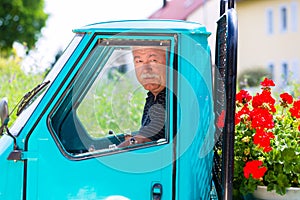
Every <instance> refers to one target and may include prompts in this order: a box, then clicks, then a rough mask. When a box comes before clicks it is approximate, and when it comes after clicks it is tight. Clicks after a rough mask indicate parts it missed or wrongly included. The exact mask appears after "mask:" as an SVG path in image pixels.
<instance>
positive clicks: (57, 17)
mask: <svg viewBox="0 0 300 200" xmlns="http://www.w3.org/2000/svg"><path fill="white" fill-rule="evenodd" d="M162 3H163V0H85V1H83V0H45V12H46V13H48V14H49V15H50V16H49V18H48V20H47V22H46V27H45V28H43V29H42V35H43V36H42V38H40V39H39V40H38V42H37V43H36V47H37V51H36V52H34V53H31V54H30V55H29V56H27V58H26V59H25V62H24V65H25V68H36V67H38V68H41V69H45V68H47V67H48V66H49V64H50V63H52V62H53V61H54V56H55V55H56V53H57V52H58V51H59V50H64V49H65V48H66V46H67V45H68V44H69V42H70V41H71V39H72V38H73V36H74V33H73V32H72V30H73V29H75V28H79V27H82V26H84V25H87V24H92V23H97V22H103V21H111V20H127V19H147V17H148V16H149V15H151V14H152V13H153V12H155V11H156V10H158V9H159V8H160V7H161V6H162Z"/></svg>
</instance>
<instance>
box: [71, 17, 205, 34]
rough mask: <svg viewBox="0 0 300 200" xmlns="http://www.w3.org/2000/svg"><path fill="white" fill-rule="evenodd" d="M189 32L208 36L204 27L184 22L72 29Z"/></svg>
mask: <svg viewBox="0 0 300 200" xmlns="http://www.w3.org/2000/svg"><path fill="white" fill-rule="evenodd" d="M99 31H100V32H120V31H122V32H123V31H134V32H149V31H150V32H160V33H161V32H166V33H168V32H174V31H175V32H189V33H202V34H210V33H209V32H207V30H206V27H205V26H204V25H202V24H199V23H196V22H189V21H184V20H122V21H108V22H100V23H94V24H89V25H86V26H83V27H81V28H77V29H74V30H73V32H75V33H78V32H99Z"/></svg>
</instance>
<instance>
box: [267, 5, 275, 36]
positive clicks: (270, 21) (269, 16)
mask: <svg viewBox="0 0 300 200" xmlns="http://www.w3.org/2000/svg"><path fill="white" fill-rule="evenodd" d="M273 23H274V22H273V10H271V9H268V10H267V33H268V34H273V31H274V30H273V27H274V24H273Z"/></svg>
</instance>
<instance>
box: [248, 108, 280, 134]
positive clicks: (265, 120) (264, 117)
mask: <svg viewBox="0 0 300 200" xmlns="http://www.w3.org/2000/svg"><path fill="white" fill-rule="evenodd" d="M250 117H251V121H252V127H253V128H267V129H271V128H273V127H274V120H273V115H272V114H271V113H270V112H269V111H268V110H266V109H261V108H254V109H253V110H252V112H251V116H250Z"/></svg>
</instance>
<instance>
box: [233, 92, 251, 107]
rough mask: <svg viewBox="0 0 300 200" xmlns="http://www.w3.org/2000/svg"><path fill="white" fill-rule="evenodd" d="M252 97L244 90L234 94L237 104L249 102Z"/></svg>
mask: <svg viewBox="0 0 300 200" xmlns="http://www.w3.org/2000/svg"><path fill="white" fill-rule="evenodd" d="M251 99H252V96H251V95H250V94H249V92H248V91H246V90H241V91H240V92H239V93H237V94H236V101H237V102H238V103H242V104H246V103H248V102H249V101H251Z"/></svg>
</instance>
